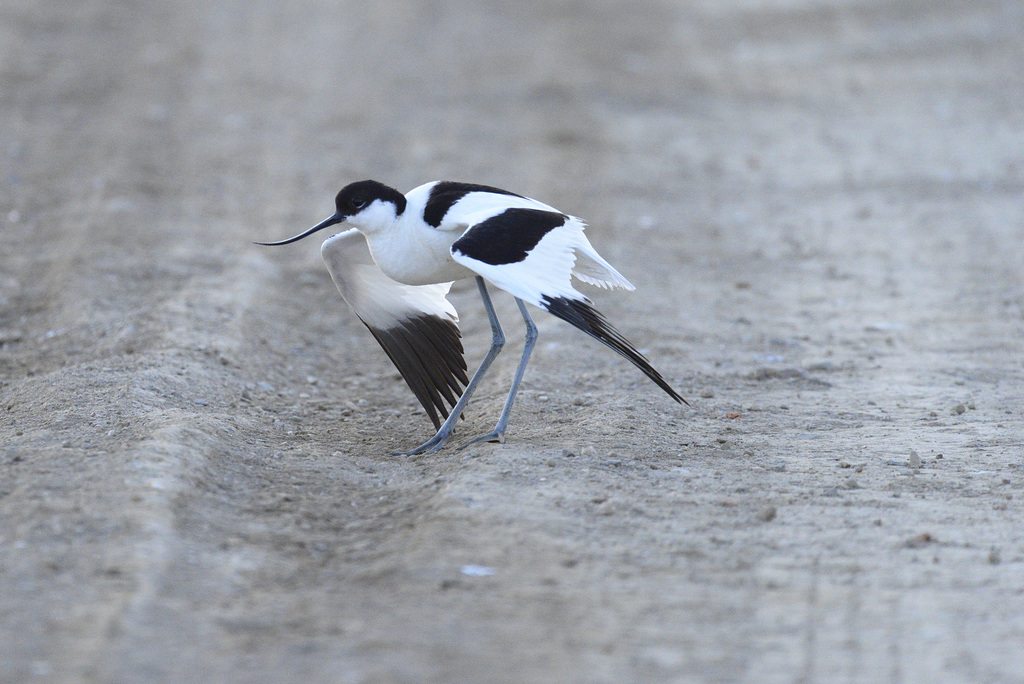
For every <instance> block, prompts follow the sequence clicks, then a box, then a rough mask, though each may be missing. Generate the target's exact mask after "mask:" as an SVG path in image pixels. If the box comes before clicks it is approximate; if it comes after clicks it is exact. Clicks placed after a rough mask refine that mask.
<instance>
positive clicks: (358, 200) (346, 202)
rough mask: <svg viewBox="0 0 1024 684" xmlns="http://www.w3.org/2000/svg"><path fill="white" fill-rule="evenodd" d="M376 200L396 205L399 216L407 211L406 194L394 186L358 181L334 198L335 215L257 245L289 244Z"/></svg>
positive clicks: (356, 212)
mask: <svg viewBox="0 0 1024 684" xmlns="http://www.w3.org/2000/svg"><path fill="white" fill-rule="evenodd" d="M374 200H384V201H385V202H391V203H392V204H394V205H395V215H396V216H399V215H401V213H402V212H403V211H405V195H403V194H402V193H400V192H398V191H397V190H395V189H394V188H391V187H388V186H387V185H384V184H383V183H378V182H377V181H374V180H365V181H359V182H358V183H349V184H348V185H346V186H345V187H343V188H342V189H341V192H339V193H338V196H337V197H335V198H334V207H335V209H336V211H335V212H334V215H333V216H330V217H328V218H327V219H325V220H323V221H321V222H320V223H318V224H316V225H315V226H313V227H312V228H310V229H309V230H307V231H306V232H304V233H299V234H298V235H296V236H295V237H291V238H288V239H287V240H281V241H279V242H257V243H256V244H257V245H264V246H267V247H277V246H278V245H288V244H291V243H293V242H297V241H298V240H301V239H302V238H304V237H308V236H310V235H312V234H313V233H315V232H317V231H320V230H323V229H324V228H327V227H328V226H333V225H335V224H337V223H342V222H343V221H345V220H346V219H348V218H349V217H350V216H355V215H356V214H358V213H359V212H361V211H362V210H363V209H365V208H366V207H368V206H370V205H371V204H373V202H374Z"/></svg>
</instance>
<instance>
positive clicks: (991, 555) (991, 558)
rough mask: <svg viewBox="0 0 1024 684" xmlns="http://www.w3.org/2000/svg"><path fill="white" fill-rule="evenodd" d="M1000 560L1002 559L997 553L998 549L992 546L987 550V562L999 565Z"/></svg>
mask: <svg viewBox="0 0 1024 684" xmlns="http://www.w3.org/2000/svg"><path fill="white" fill-rule="evenodd" d="M1002 560H1003V559H1002V558H1001V557H1000V555H999V549H997V548H995V547H994V546H993V547H992V549H991V550H990V551H989V552H988V562H989V563H991V564H992V565H999V564H1000V563H1001V562H1002Z"/></svg>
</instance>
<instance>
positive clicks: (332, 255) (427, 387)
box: [320, 229, 469, 428]
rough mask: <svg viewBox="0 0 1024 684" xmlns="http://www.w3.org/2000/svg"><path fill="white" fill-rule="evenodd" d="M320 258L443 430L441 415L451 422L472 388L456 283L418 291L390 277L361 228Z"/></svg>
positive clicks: (333, 241) (330, 244) (334, 241)
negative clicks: (452, 409) (451, 296)
mask: <svg viewBox="0 0 1024 684" xmlns="http://www.w3.org/2000/svg"><path fill="white" fill-rule="evenodd" d="M320 253H321V254H322V255H323V258H324V262H325V263H326V264H327V270H328V271H329V272H330V274H331V278H332V279H333V280H334V284H335V285H337V287H338V291H339V292H340V293H341V296H342V297H343V298H344V299H345V301H346V302H348V304H349V306H351V307H352V309H353V310H354V311H355V313H356V315H357V316H358V317H359V319H360V320H361V321H362V322H363V323H364V324H365V325H366V327H367V328H369V329H370V332H371V333H373V336H374V337H375V338H376V339H377V342H379V343H380V345H381V347H383V348H384V351H385V352H386V353H387V355H388V357H389V358H390V359H391V361H392V362H393V363H394V364H395V367H396V368H398V371H399V372H400V373H401V374H402V377H403V378H405V381H406V383H408V385H409V388H410V389H411V390H412V391H413V394H415V395H416V398H417V399H419V401H420V403H421V404H422V405H423V408H424V409H425V410H426V411H427V415H429V416H430V419H431V421H433V423H434V427H435V428H438V427H440V425H441V421H440V420H439V419H438V417H437V413H438V412H440V413H441V415H442V416H444V417H447V416H448V412H449V409H448V406H449V405H450V406H455V403H456V402H457V401H458V397H459V396H460V395H461V394H462V388H463V387H464V386H465V385H467V384H468V383H469V379H468V378H467V377H466V360H465V357H464V356H463V349H462V333H461V332H460V331H459V325H458V322H459V316H458V314H457V313H456V312H455V307H453V306H452V305H451V302H449V301H448V299H447V298H446V295H447V294H448V290H449V288H450V287H451V283H440V284H437V285H420V286H413V285H404V284H402V283H398V282H396V281H394V280H392V279H391V278H388V277H387V276H386V275H384V273H383V272H382V271H381V270H380V268H378V267H377V265H376V264H375V263H374V262H373V258H372V257H371V256H370V250H369V249H368V248H367V246H366V240H365V239H364V238H363V236H362V235H361V234H360V233H359V231H358V230H355V229H352V230H348V231H345V232H344V233H339V234H338V235H335V236H334V237H331V238H329V239H328V240H326V241H325V242H324V244H323V246H322V247H321V249H320ZM446 401H447V405H446V404H445V402H446Z"/></svg>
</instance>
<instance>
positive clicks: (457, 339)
mask: <svg viewBox="0 0 1024 684" xmlns="http://www.w3.org/2000/svg"><path fill="white" fill-rule="evenodd" d="M364 325H365V322H364ZM366 327H367V328H369V329H370V332H371V333H373V336H374V337H375V338H377V341H378V342H379V343H380V346H381V347H383V348H384V351H385V352H386V353H387V355H388V357H389V358H390V359H391V362H392V363H394V364H395V368H397V369H398V372H399V373H401V374H402V377H403V378H405V382H406V383H407V384H408V385H409V389H411V390H412V393H413V394H415V395H416V398H417V399H419V402H420V403H421V404H423V408H424V409H426V411H427V415H428V416H430V420H431V421H432V422H433V423H434V429H435V430H436V429H439V428H440V427H441V419H439V418H438V417H437V414H438V412H440V414H441V415H442V416H443V417H444V418H447V417H448V413H449V410H448V406H452V407H454V406H455V404H456V402H458V400H459V397H460V396H461V395H462V389H463V387H465V386H466V385H468V384H469V378H468V377H466V358H465V356H463V350H462V334H461V333H460V332H459V326H457V325H456V324H455V323H454V322H452V321H449V320H445V319H443V318H440V317H438V316H429V315H423V316H417V317H415V318H409V319H406V320H405V321H403V322H402V323H401V324H400V325H397V326H395V327H394V328H373V327H371V326H369V325H367V326H366ZM445 402H448V403H447V404H445Z"/></svg>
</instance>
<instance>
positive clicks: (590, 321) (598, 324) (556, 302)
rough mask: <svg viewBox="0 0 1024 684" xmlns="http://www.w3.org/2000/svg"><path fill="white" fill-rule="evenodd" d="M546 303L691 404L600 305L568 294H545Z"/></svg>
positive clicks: (683, 400)
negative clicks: (612, 321)
mask: <svg viewBox="0 0 1024 684" xmlns="http://www.w3.org/2000/svg"><path fill="white" fill-rule="evenodd" d="M541 305H542V307H543V308H544V309H545V310H546V311H548V313H551V314H553V315H555V316H558V317H559V318H561V319H562V320H563V321H565V322H567V323H570V324H572V325H574V326H576V327H577V328H579V329H580V330H582V331H583V332H585V333H586V334H588V335H590V336H591V337H593V338H594V339H596V340H598V341H600V342H603V343H604V344H606V345H607V346H609V347H611V348H612V349H614V350H615V351H616V352H618V353H619V354H621V355H622V356H625V357H626V358H627V359H629V360H630V362H631V363H632V364H633V365H634V366H636V367H637V368H639V369H640V370H641V371H643V373H644V375H646V376H647V377H648V378H650V379H651V380H653V381H654V383H655V384H656V385H657V386H658V387H660V388H661V389H663V390H665V393H666V394H668V395H669V396H670V397H672V398H673V399H675V400H676V401H678V402H680V403H683V404H686V405H687V406H689V405H690V404H689V402H688V401H686V400H685V399H683V398H682V397H681V396H679V394H677V393H676V391H675V390H674V389H672V387H671V386H670V385H669V384H668V383H667V382H666V381H665V378H663V377H661V373H659V372H658V371H657V370H655V368H654V366H652V365H651V363H650V361H648V360H647V359H646V358H644V355H643V354H641V353H640V352H638V351H637V350H636V347H634V346H633V345H632V344H630V342H629V340H627V339H626V338H625V337H623V336H622V333H620V332H619V331H618V330H616V329H615V327H614V326H613V325H612V324H611V323H609V322H608V320H607V319H606V318H605V317H604V316H602V315H601V312H599V311H598V310H597V309H595V308H594V307H593V306H591V305H590V302H588V301H587V300H585V299H568V298H566V297H556V298H551V297H547V296H545V297H544V299H543V301H542V302H541Z"/></svg>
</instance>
